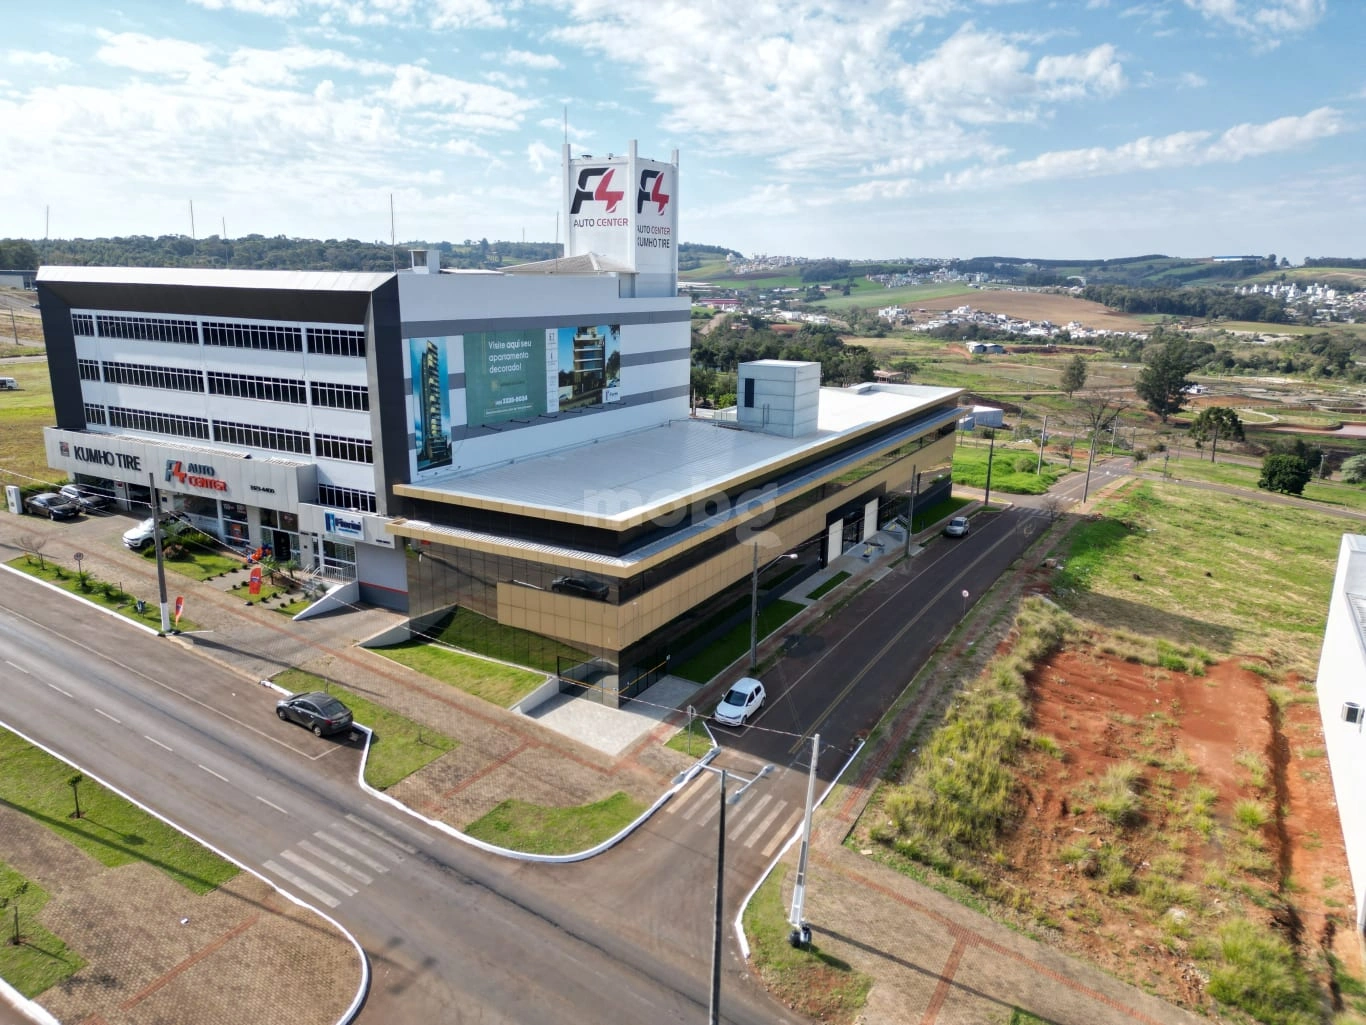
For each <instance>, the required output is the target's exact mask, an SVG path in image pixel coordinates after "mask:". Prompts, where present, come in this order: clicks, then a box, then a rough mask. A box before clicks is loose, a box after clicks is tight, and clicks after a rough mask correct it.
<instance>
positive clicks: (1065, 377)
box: [1058, 354, 1086, 399]
mask: <svg viewBox="0 0 1366 1025" xmlns="http://www.w3.org/2000/svg"><path fill="white" fill-rule="evenodd" d="M1058 387H1059V388H1061V389H1062V390H1063V391H1065V392H1067V397H1068V398H1069V399H1070V398H1071V397H1072V393H1073V392H1074V391H1078V390H1080V389H1082V388H1085V387H1086V360H1084V359H1082V358H1081V355H1080V354H1078V355H1076V356H1073V357H1072V358H1071V359H1070V360H1068V361H1067V365H1066V366H1064V367H1063V368H1062V377H1061V378H1060V379H1059V380H1058Z"/></svg>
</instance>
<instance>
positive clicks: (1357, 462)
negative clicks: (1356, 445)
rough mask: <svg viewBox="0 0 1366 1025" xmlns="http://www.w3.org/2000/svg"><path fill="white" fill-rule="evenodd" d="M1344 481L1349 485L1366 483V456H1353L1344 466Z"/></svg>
mask: <svg viewBox="0 0 1366 1025" xmlns="http://www.w3.org/2000/svg"><path fill="white" fill-rule="evenodd" d="M1342 479H1343V480H1344V481H1346V482H1347V483H1348V484H1363V483H1366V455H1360V456H1352V458H1351V459H1348V460H1347V461H1346V462H1344V463H1343V464H1342Z"/></svg>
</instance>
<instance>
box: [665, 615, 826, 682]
mask: <svg viewBox="0 0 1366 1025" xmlns="http://www.w3.org/2000/svg"><path fill="white" fill-rule="evenodd" d="M805 607H806V606H804V605H801V604H799V603H797V602H794V601H782V600H779V601H775V602H771V603H769V604H768V605H766V606H765V607H764V608H762V609H760V610H759V640H760V641H762V640H763V639H764V638H765V637H767V636H768V635H769V634H771V633H773V631H774V630H777V629H778V628H779V627H780V626H782V625H783V624H784V623H786V622H787V621H788V620H789V619H791V618H792V617H793V616H795V615H796V614H797V613H798V612H800V611H802V609H804V608H805ZM748 649H749V620H745V622H743V623H738V624H736V625H735V626H734V627H732V628H731V629H730V630H729V631H728V632H727V633H726V635H725V636H724V637H721V638H720V639H718V640H717V641H716V642H715V643H714V644H712V645H711V646H710V647H709V648H708V649H707V650H706V651H703V652H701V653H700V654H697V655H694V656H693V657H692V658H690V659H688V661H686V662H684V663H683V664H682V665H680V666H679V667H678V668H677V669H675V670H673V675H674V676H681V677H683V679H685V680H693V681H694V682H696V683H706V682H707V681H708V680H710V679H711V678H712V677H714V676H715V675H716V674H717V673H719V672H721V670H723V669H725V668H726V666H728V665H730V664H731V663H732V662H734V661H735V660H736V659H737V658H739V657H740V656H741V655H743V654H744V653H745V652H746V651H747V650H748Z"/></svg>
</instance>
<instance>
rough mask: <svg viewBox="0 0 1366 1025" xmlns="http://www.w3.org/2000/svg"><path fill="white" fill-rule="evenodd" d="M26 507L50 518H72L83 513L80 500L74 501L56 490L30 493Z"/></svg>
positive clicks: (33, 512)
mask: <svg viewBox="0 0 1366 1025" xmlns="http://www.w3.org/2000/svg"><path fill="white" fill-rule="evenodd" d="M24 508H25V509H27V510H28V511H29V512H31V513H32V514H33V515H34V516H46V517H47V518H48V519H50V520H70V519H74V518H75V517H77V516H79V515H80V514H81V504H80V503H79V502H73V501H72V500H71V499H69V498H66V497H64V496H62V495H59V494H57V493H56V492H55V491H44V492H43V493H42V494H41V495H30V496H29V497H28V498H27V499H25V500H24Z"/></svg>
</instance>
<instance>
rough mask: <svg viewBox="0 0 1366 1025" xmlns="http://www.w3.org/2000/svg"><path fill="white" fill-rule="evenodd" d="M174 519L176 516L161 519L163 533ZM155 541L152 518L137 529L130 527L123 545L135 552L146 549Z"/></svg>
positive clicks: (124, 535)
mask: <svg viewBox="0 0 1366 1025" xmlns="http://www.w3.org/2000/svg"><path fill="white" fill-rule="evenodd" d="M173 519H175V517H174V516H163V517H162V518H161V526H162V528H163V532H164V530H165V527H166V524H168V523H170V522H171V521H172V520H173ZM153 540H155V539H154V538H153V537H152V517H150V516H148V517H147V518H146V519H145V520H143V521H142V522H140V523H139V524H138V525H137V526H136V527H129V528H128V529H127V530H125V531H124V532H123V543H124V544H126V545H127V546H128V547H129V548H131V549H133V551H135V552H138V551H141V550H142V549H144V548H146V547H147V546H148V545H149V544H151V543H152V542H153Z"/></svg>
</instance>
